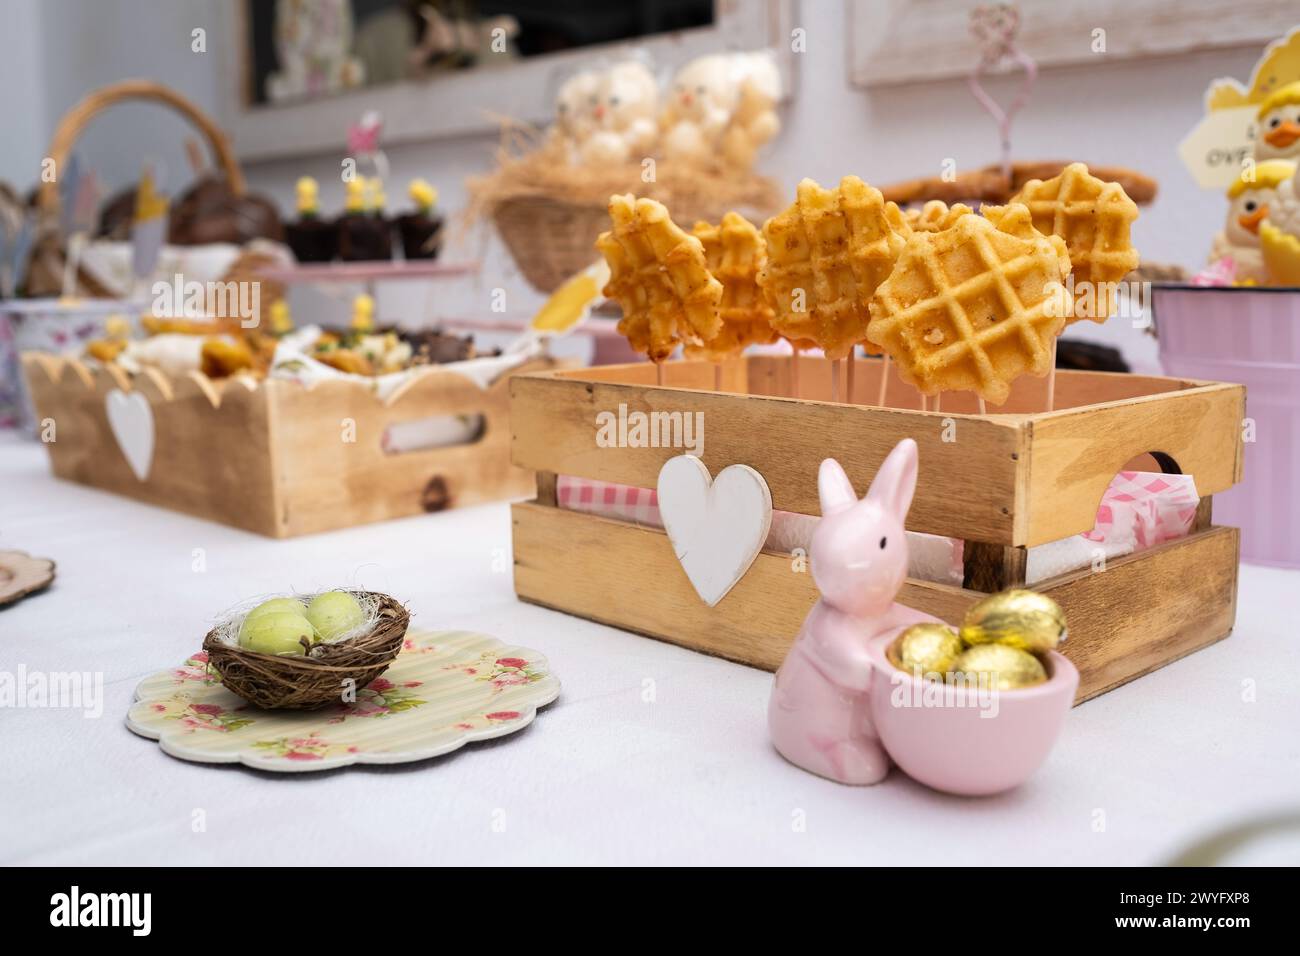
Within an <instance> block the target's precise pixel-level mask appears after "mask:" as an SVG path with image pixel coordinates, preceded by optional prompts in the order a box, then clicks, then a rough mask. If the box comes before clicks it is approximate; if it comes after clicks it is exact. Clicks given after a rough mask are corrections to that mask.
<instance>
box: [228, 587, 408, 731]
mask: <svg viewBox="0 0 1300 956" xmlns="http://www.w3.org/2000/svg"><path fill="white" fill-rule="evenodd" d="M358 596H369V597H375V598H378V599H379V621H378V622H377V623H376V624H375V626H374V627H373V628H372V629H371V630H370V631H368V632H366V633H365V634H361V635H359V636H357V637H353V638H349V639H348V640H346V641H339V642H337V643H332V644H331V643H326V644H320V645H318V646H317V648H316V649H315V651H314V653H313V655H312V656H311V657H280V656H277V655H274V654H259V653H257V652H256V651H248V650H244V649H243V648H242V647H238V646H232V645H230V644H227V643H225V642H224V641H222V640H220V639H219V638H218V637H217V632H216V630H215V629H214V630H211V631H209V632H208V635H207V637H205V638H204V639H203V649H204V650H205V651H207V652H208V664H209V665H210V666H211V667H212V668H213V669H214V670H216V672H217V673H218V674H220V675H221V682H222V683H223V684H224V685H225V687H226V688H227V689H228V690H230V691H231V692H232V693H235V694H238V695H239V696H240V697H242V698H244V700H246V701H248V702H249V703H250V704H255V705H257V706H258V707H262V708H265V709H267V710H306V709H309V708H312V707H323V706H324V705H326V704H332V703H339V702H340V701H341V700H342V699H343V692H344V690H345V689H346V687H348V686H351V687H353V688H354V689H360V688H362V687H365V686H366V685H367V684H369V683H370V682H371V681H372V680H374V679H375V678H376V677H378V676H379V675H380V674H382V673H383V672H384V671H386V670H388V666H389V665H390V664H392V662H393V661H394V659H396V657H397V655H398V654H399V653H400V652H401V650H402V639H403V638H404V637H405V636H406V628H407V625H408V624H410V622H411V615H410V613H409V612H408V611H407V610H406V608H404V607H402V605H401V604H398V603H397V601H396V600H395V599H394V598H391V597H389V596H388V595H387V594H377V593H376V594H366V593H361V594H359V595H358ZM345 681H351V682H352V683H351V684H350V685H346V684H345V683H344V682H345Z"/></svg>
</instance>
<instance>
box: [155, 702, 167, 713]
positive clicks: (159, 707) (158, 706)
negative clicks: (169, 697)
mask: <svg viewBox="0 0 1300 956" xmlns="http://www.w3.org/2000/svg"><path fill="white" fill-rule="evenodd" d="M153 709H154V710H156V711H158V713H160V714H161V713H162V712H163V711H164V710H166V709H167V705H166V704H154V705H153Z"/></svg>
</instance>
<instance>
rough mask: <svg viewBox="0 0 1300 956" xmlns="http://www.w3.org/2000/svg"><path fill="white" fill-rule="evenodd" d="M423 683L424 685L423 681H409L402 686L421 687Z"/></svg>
mask: <svg viewBox="0 0 1300 956" xmlns="http://www.w3.org/2000/svg"><path fill="white" fill-rule="evenodd" d="M423 683H424V681H422V680H408V681H404V682H403V683H402V686H403V687H419V686H420V685H421V684H423Z"/></svg>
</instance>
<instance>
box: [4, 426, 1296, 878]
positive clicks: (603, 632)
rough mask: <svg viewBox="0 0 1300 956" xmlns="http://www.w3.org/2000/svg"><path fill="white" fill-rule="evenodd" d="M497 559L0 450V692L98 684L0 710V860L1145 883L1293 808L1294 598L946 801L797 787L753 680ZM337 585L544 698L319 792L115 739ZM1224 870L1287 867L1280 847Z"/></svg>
mask: <svg viewBox="0 0 1300 956" xmlns="http://www.w3.org/2000/svg"><path fill="white" fill-rule="evenodd" d="M509 547H510V522H509V513H508V510H507V507H506V506H505V505H492V506H487V507H480V508H469V509H463V510H458V511H451V512H446V513H442V514H437V515H429V516H423V517H417V518H410V519H407V520H403V521H394V522H388V523H385V524H379V525H371V526H368V527H362V528H354V529H351V530H347V531H341V532H336V533H333V534H328V535H318V536H314V537H308V538H298V539H294V540H289V541H273V540H270V539H267V538H262V537H258V536H255V535H252V534H247V533H244V532H241V531H236V530H234V529H231V528H227V527H224V526H222V525H217V524H212V523H208V522H204V521H199V520H196V519H192V518H187V517H184V516H182V515H177V514H173V513H171V512H167V511H163V510H160V509H156V508H151V507H147V506H145V505H140V504H136V503H134V502H131V501H129V500H127V499H124V498H119V497H116V496H113V495H109V494H106V493H103V492H99V491H93V490H90V489H88V488H84V487H81V486H79V485H75V484H69V483H65V482H61V481H56V480H55V479H53V478H52V477H50V475H49V473H48V466H47V463H46V458H45V453H44V449H43V448H41V447H40V446H39V445H36V444H33V443H29V442H27V441H25V440H20V439H17V438H14V437H11V436H5V437H0V548H4V549H20V550H25V551H29V552H31V553H33V554H36V555H40V556H45V557H50V558H53V559H55V560H56V561H57V562H58V578H57V580H56V582H55V584H54V586H53V587H52V588H51V589H50V590H48V591H46V592H45V593H42V594H39V595H36V596H33V597H30V598H28V599H26V600H24V601H22V602H21V603H19V604H17V605H16V606H14V607H11V608H9V609H8V610H0V671H10V672H13V671H14V670H15V669H16V668H17V667H18V666H19V665H20V664H22V665H25V666H26V667H27V668H28V669H29V670H35V669H39V670H44V671H71V670H80V671H86V670H90V671H102V672H103V673H104V681H105V704H104V713H103V716H102V717H100V718H99V719H97V720H96V719H87V718H85V717H83V716H82V715H81V713H80V712H77V711H70V710H37V709H0V863H44V864H108V863H133V864H165V863H181V864H257V863H275V864H363V865H385V864H394V863H428V864H439V863H462V864H490V865H502V864H522V863H552V864H554V863H706V862H710V863H759V862H769V863H842V864H872V863H903V864H938V863H942V864H955V865H965V864H972V863H987V862H1000V863H1012V862H1023V863H1044V864H1054V863H1061V864H1064V863H1071V864H1090V863H1158V862H1161V861H1164V860H1168V859H1171V858H1173V857H1174V856H1176V855H1177V854H1178V853H1179V852H1181V851H1182V850H1184V849H1185V848H1186V847H1187V846H1188V845H1190V844H1192V843H1194V842H1196V841H1197V840H1199V839H1202V838H1204V837H1206V836H1208V835H1210V834H1212V833H1214V832H1215V831H1217V830H1219V829H1221V828H1224V827H1229V826H1232V825H1234V824H1238V823H1241V822H1242V821H1245V820H1247V819H1250V818H1254V817H1257V816H1261V815H1270V814H1276V813H1278V812H1285V811H1294V810H1295V809H1296V808H1297V807H1300V639H1298V638H1297V634H1296V618H1297V611H1298V610H1300V573H1294V572H1285V571H1278V570H1270V569H1265V568H1255V567H1245V568H1243V569H1242V577H1241V590H1240V604H1239V609H1238V617H1237V629H1236V633H1235V634H1234V635H1233V636H1232V637H1231V638H1229V639H1228V640H1227V641H1224V642H1222V643H1220V644H1217V645H1215V646H1214V647H1212V648H1209V649H1207V650H1204V651H1201V652H1199V653H1196V654H1193V655H1191V656H1190V657H1188V658H1185V659H1184V660H1182V661H1179V662H1177V663H1175V664H1173V665H1171V666H1169V667H1166V668H1164V669H1162V670H1159V671H1157V672H1155V673H1154V674H1151V675H1149V676H1147V677H1145V678H1142V679H1141V680H1139V681H1137V682H1134V683H1132V684H1129V685H1127V686H1125V687H1122V688H1120V689H1118V690H1116V691H1113V692H1112V693H1109V694H1106V695H1105V696H1103V697H1101V698H1099V699H1097V700H1094V701H1091V702H1089V703H1087V704H1084V705H1083V706H1082V707H1079V708H1076V709H1075V710H1074V711H1073V712H1072V713H1071V714H1070V717H1069V720H1068V721H1067V724H1066V729H1065V731H1064V734H1063V736H1062V739H1061V740H1060V742H1059V744H1058V746H1057V748H1056V749H1055V751H1054V752H1053V754H1052V756H1051V758H1050V759H1049V761H1048V763H1047V764H1046V765H1045V766H1044V767H1043V768H1042V769H1041V770H1040V771H1039V772H1038V774H1037V775H1036V776H1035V777H1034V778H1033V779H1032V780H1031V781H1030V782H1029V783H1028V784H1027V785H1025V786H1024V787H1022V788H1020V789H1019V790H1017V791H1015V792H1012V793H1009V794H1005V795H1002V796H999V797H993V798H986V799H979V800H967V799H959V798H955V797H949V796H944V795H942V794H938V793H934V792H932V791H930V790H927V789H926V788H924V787H922V786H920V785H918V784H915V783H912V782H911V781H909V780H907V779H906V778H904V777H903V776H901V774H899V773H898V772H897V771H895V772H894V773H893V774H891V776H890V777H889V778H888V779H887V780H886V781H885V782H884V783H883V784H881V785H880V786H877V787H873V788H867V789H854V788H847V787H841V786H838V785H836V784H833V783H829V782H827V781H825V780H821V779H818V778H815V777H812V776H810V775H808V774H805V773H803V772H801V771H799V770H796V769H795V768H793V767H791V766H790V765H788V764H786V763H785V762H784V761H783V760H782V759H781V758H780V757H779V756H778V755H777V754H776V753H775V752H774V751H773V750H772V748H771V747H770V745H769V744H768V741H767V736H766V730H765V724H764V714H765V708H766V703H767V695H768V691H769V688H770V686H771V682H772V677H771V675H770V674H767V673H763V672H761V671H757V670H752V669H749V668H746V667H742V666H739V665H736V664H730V663H726V662H724V661H720V660H716V659H713V658H710V657H706V656H703V655H700V654H695V653H692V652H690V651H686V650H682V649H680V648H677V647H673V646H671V645H668V644H664V643H660V642H657V641H653V640H650V639H648V638H643V637H638V636H634V635H631V634H627V633H624V632H622V631H618V630H615V629H613V628H609V627H602V626H600V625H597V624H593V623H590V622H587V621H584V620H580V619H578V618H573V617H568V616H566V615H563V614H558V613H555V612H552V611H547V610H544V609H541V608H537V607H533V606H531V605H527V604H522V603H519V602H518V601H516V600H515V597H514V593H513V590H512V585H511V577H510V573H509V571H508V570H507V571H504V572H503V571H499V570H497V571H494V569H493V568H494V564H496V565H497V566H498V567H500V566H502V565H503V564H504V566H505V567H506V568H508V567H509V561H508V560H507V561H504V562H502V560H501V558H502V555H503V554H508V553H509V552H508V549H509ZM195 549H202V550H203V553H204V557H205V560H206V570H205V571H203V572H196V571H194V570H193V567H194V560H195V558H194V552H195ZM498 549H504V550H498ZM344 584H347V585H358V586H364V587H367V588H373V589H376V590H382V591H387V592H389V593H392V594H394V595H397V596H399V597H400V598H402V599H404V600H406V601H408V602H409V604H410V606H411V609H412V611H413V613H414V622H415V624H416V625H417V626H419V627H423V628H466V629H474V630H479V631H483V632H486V633H489V634H493V635H496V636H498V637H500V638H502V639H503V640H505V641H508V642H515V643H519V644H522V645H524V646H528V647H533V648H536V649H538V650H540V651H542V652H543V653H544V654H545V655H546V656H547V657H548V658H549V659H550V661H551V664H552V666H553V668H554V670H555V672H556V673H557V674H558V675H559V677H560V679H561V681H562V683H563V691H562V693H561V695H560V698H559V700H558V701H556V702H555V703H554V704H552V705H550V706H549V707H548V708H546V709H545V710H543V711H542V712H541V713H540V714H539V715H538V718H537V720H536V721H535V722H534V723H533V725H532V726H531V727H529V728H527V729H525V730H524V731H522V732H520V733H518V734H515V735H512V736H510V737H506V738H503V739H501V740H498V741H494V742H491V743H486V744H476V745H470V746H468V747H466V748H464V749H462V750H461V751H458V752H456V753H454V754H451V755H449V756H446V757H442V758H438V759H435V760H432V761H428V762H425V763H419V764H410V765H405V766H402V767H396V768H362V767H352V768H346V769H342V770H338V771H333V772H326V773H320V774H304V775H274V774H269V773H263V772H258V771H253V770H249V769H245V768H242V767H237V766H221V767H214V766H202V765H196V764H190V763H186V762H184V761H181V760H177V759H174V758H172V757H168V756H167V755H166V754H164V753H163V752H162V751H161V750H160V749H159V748H158V746H157V744H155V743H153V742H152V741H148V740H145V739H143V738H141V737H137V736H135V735H134V734H132V733H131V732H130V731H129V730H127V729H126V726H125V725H124V723H123V715H124V714H125V711H126V709H127V707H128V705H129V704H130V702H131V700H132V692H133V689H134V688H135V685H136V683H137V682H138V681H139V680H140V679H141V678H143V677H145V676H146V675H148V674H150V673H152V672H154V671H157V670H161V669H163V668H166V667H169V666H172V665H175V664H178V663H179V662H180V661H182V660H183V659H184V658H185V657H186V656H187V654H188V653H189V652H191V651H193V650H195V649H197V647H198V645H199V642H200V640H201V638H202V635H203V633H204V632H205V630H206V627H207V622H208V621H209V619H210V618H211V617H212V616H213V615H214V614H215V613H217V612H218V611H220V610H221V609H222V608H224V607H227V606H229V605H231V604H233V603H235V602H236V601H238V600H240V599H242V598H244V597H246V596H247V595H250V594H258V593H264V592H267V591H273V590H288V589H291V588H295V589H299V590H309V589H312V588H318V587H319V588H326V587H335V586H339V585H344ZM647 687H652V688H653V694H647V693H646V689H647ZM647 697H651V698H652V699H651V700H647ZM198 808H201V809H203V810H204V811H205V812H206V822H207V827H206V831H205V832H199V833H195V832H193V831H192V829H191V819H192V814H193V811H194V810H195V809H198ZM503 824H504V825H503ZM1236 858H1240V859H1249V860H1270V861H1275V862H1281V861H1283V860H1288V861H1290V862H1296V860H1297V859H1298V858H1300V833H1298V832H1297V831H1296V830H1294V829H1293V830H1291V831H1290V836H1287V835H1285V834H1284V835H1282V836H1275V837H1273V838H1271V839H1269V840H1265V841H1256V842H1255V843H1254V844H1250V845H1248V846H1247V847H1246V848H1245V849H1243V850H1241V851H1239V852H1238V854H1237V857H1236Z"/></svg>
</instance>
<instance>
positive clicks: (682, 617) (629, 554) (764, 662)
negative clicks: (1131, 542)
mask: <svg viewBox="0 0 1300 956" xmlns="http://www.w3.org/2000/svg"><path fill="white" fill-rule="evenodd" d="M512 519H513V524H514V555H515V591H516V592H517V593H518V595H519V596H520V597H521V598H523V599H524V600H526V601H531V602H533V603H535V604H543V605H545V606H547V607H551V608H555V609H557V610H560V611H567V612H568V613H570V614H577V615H579V616H581V617H586V618H590V619H591V620H594V621H600V622H602V623H605V624H611V625H613V626H615V627H621V628H624V629H626V630H629V631H637V632H638V633H641V634H648V635H650V636H651V637H657V638H660V639H662V640H666V641H671V642H672V643H674V644H681V645H683V646H685V647H690V648H692V649H694V650H698V651H703V652H704V653H706V654H713V655H715V656H717V657H725V658H727V659H728V660H733V661H740V662H741V663H743V664H751V665H753V666H754V667H761V668H765V669H766V670H775V669H776V668H777V667H778V666H780V663H781V661H782V660H783V659H784V658H785V653H786V651H787V650H789V647H790V643H791V642H792V641H793V640H794V637H795V635H796V634H797V633H798V632H799V628H800V626H801V625H802V624H803V619H804V617H805V616H806V615H807V613H808V611H809V609H811V608H812V606H813V604H814V603H815V602H816V600H817V588H816V586H815V585H814V584H813V581H812V575H811V574H810V573H808V571H807V570H806V567H807V564H806V562H804V563H803V565H802V566H803V567H804V568H805V570H803V571H798V570H795V569H796V567H798V566H799V565H798V564H797V563H796V562H795V561H794V560H793V559H792V558H791V557H790V556H789V555H781V554H773V553H770V552H763V553H762V554H760V555H759V556H758V558H757V559H755V561H754V563H753V565H752V566H751V567H750V569H749V571H748V572H747V573H746V574H745V576H744V577H743V578H742V579H741V580H740V582H739V583H738V584H737V585H736V586H735V587H734V588H733V589H732V590H731V591H730V592H729V593H728V594H727V596H726V597H724V598H723V599H722V600H721V601H720V602H719V603H718V605H717V606H716V607H712V608H710V607H708V606H707V605H706V604H705V603H704V602H703V601H701V600H700V598H699V595H697V594H696V593H695V589H694V588H692V587H691V583H690V581H688V580H687V579H686V574H685V572H683V571H682V567H681V565H680V564H679V563H678V562H677V557H676V555H674V553H673V549H672V545H671V544H670V543H669V542H668V538H667V536H666V535H664V533H663V532H662V531H659V530H657V529H652V528H641V527H638V526H636V525H633V524H629V523H627V522H622V521H612V520H610V519H608V518H600V517H596V516H595V515H588V514H581V513H579V512H576V511H565V510H563V509H560V508H548V507H545V506H543V505H539V504H536V503H534V502H523V503H519V504H515V505H514V506H513V507H512ZM980 597H982V595H979V594H974V593H973V592H966V591H962V590H961V589H960V588H953V587H946V586H944V585H940V584H929V583H927V582H914V581H909V582H908V583H907V584H906V585H904V587H903V592H902V598H901V599H902V600H904V601H905V602H907V603H911V604H913V605H915V606H918V607H919V606H922V605H925V606H928V607H929V608H931V612H930V613H932V614H935V615H936V616H938V617H945V618H946V619H949V620H952V621H954V622H955V621H959V620H960V619H961V615H962V613H963V612H964V611H965V609H966V608H967V607H968V606H969V605H970V604H971V603H972V602H973V601H975V600H976V599H978V598H980Z"/></svg>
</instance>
